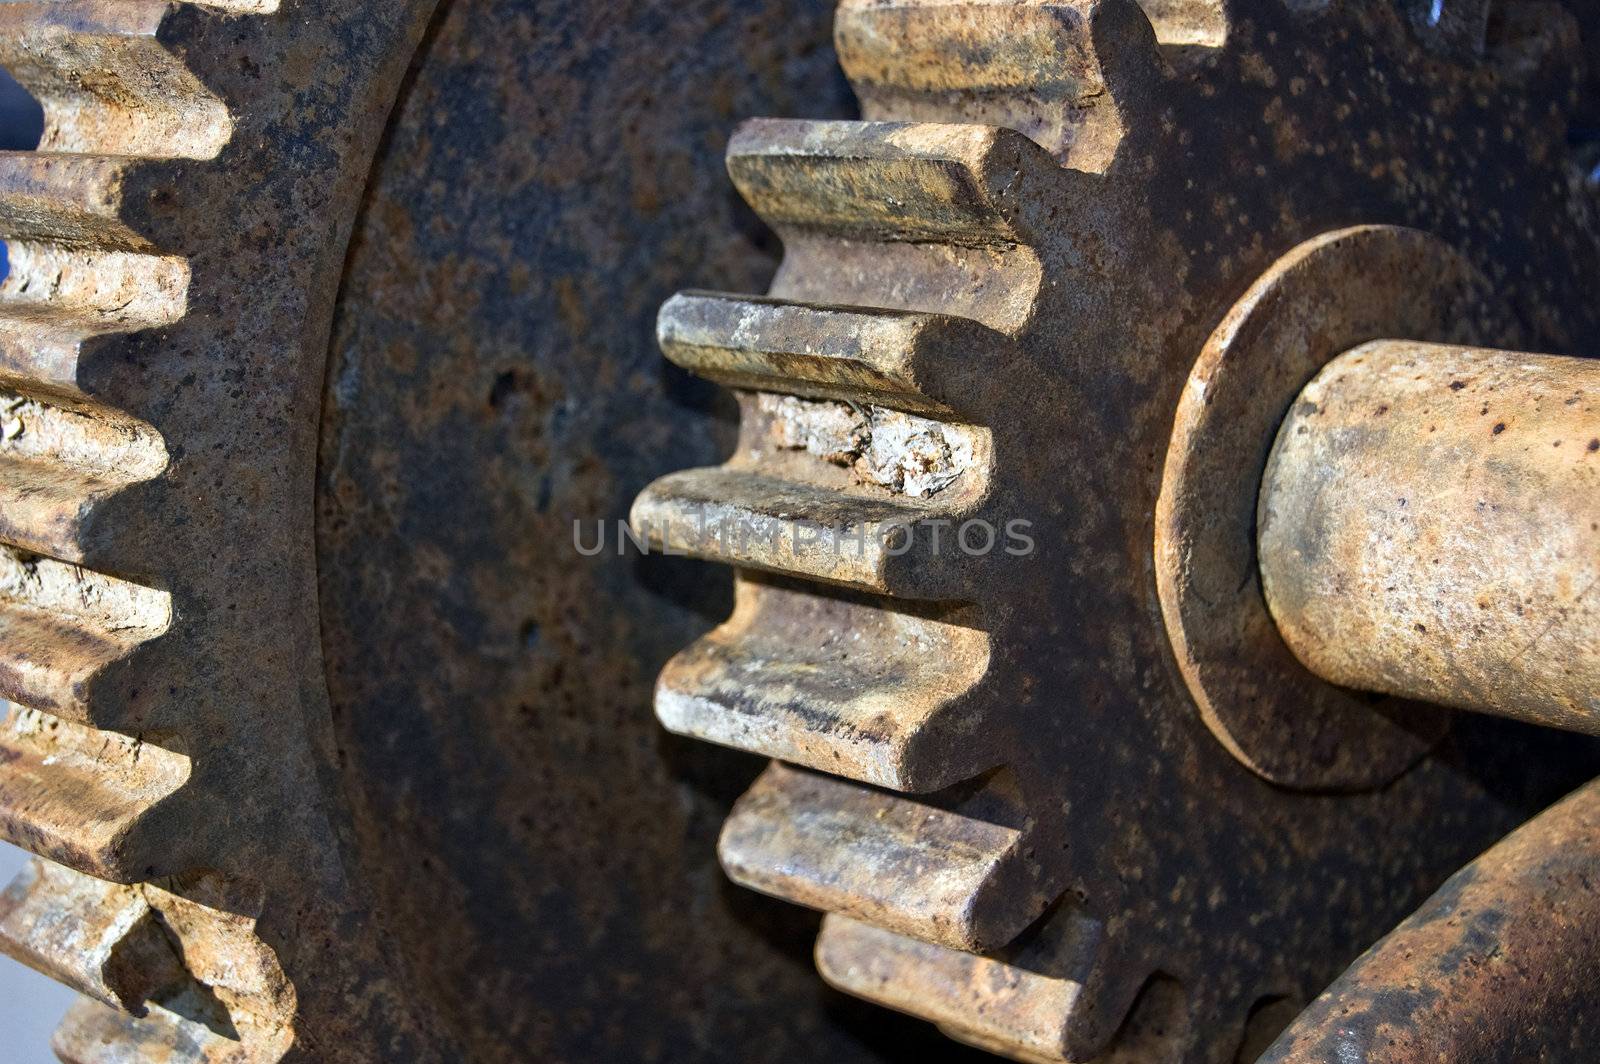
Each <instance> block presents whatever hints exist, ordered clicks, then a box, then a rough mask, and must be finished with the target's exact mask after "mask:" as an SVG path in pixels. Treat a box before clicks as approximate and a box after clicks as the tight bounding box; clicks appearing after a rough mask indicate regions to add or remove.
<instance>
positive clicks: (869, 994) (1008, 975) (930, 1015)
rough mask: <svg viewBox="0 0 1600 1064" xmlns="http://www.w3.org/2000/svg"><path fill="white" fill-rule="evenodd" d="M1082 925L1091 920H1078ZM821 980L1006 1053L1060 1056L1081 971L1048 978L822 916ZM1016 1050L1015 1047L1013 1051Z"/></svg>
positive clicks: (1079, 987)
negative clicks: (1081, 921)
mask: <svg viewBox="0 0 1600 1064" xmlns="http://www.w3.org/2000/svg"><path fill="white" fill-rule="evenodd" d="M1084 924H1085V925H1089V926H1086V927H1085V928H1084V930H1085V931H1087V932H1091V933H1094V932H1097V930H1098V925H1094V924H1093V921H1088V920H1085V921H1084ZM816 962H817V970H818V971H819V972H820V973H821V974H822V978H823V979H824V980H825V981H827V983H828V985H830V986H832V987H834V988H835V989H837V990H840V991H843V992H844V993H846V994H851V995H854V996H855V997H859V998H863V999H865V1000H867V1001H871V1002H873V1003H875V1004H878V1005H882V1006H884V1007H885V1008H890V1009H895V1010H896V1011H899V1012H905V1013H910V1014H911V1015H913V1016H916V1017H918V1018H919V1019H923V1020H927V1021H929V1022H930V1023H936V1024H938V1025H939V1026H940V1027H941V1028H944V1029H946V1030H947V1031H950V1032H952V1033H958V1037H960V1038H961V1040H962V1041H965V1042H969V1043H974V1042H975V1043H977V1044H979V1045H980V1046H981V1047H982V1048H985V1049H989V1050H990V1051H991V1052H1000V1053H1002V1054H1003V1055H1005V1056H1009V1057H1012V1058H1013V1059H1018V1058H1019V1056H1020V1058H1021V1059H1032V1060H1045V1061H1063V1060H1066V1059H1068V1058H1067V1057H1066V1056H1065V1055H1064V1054H1063V1052H1062V1046H1063V1044H1064V1043H1065V1031H1066V1028H1067V1027H1068V1025H1069V1024H1070V1023H1071V1022H1072V1018H1073V1016H1074V1014H1075V1013H1076V1011H1077V1005H1078V1002H1079V997H1080V994H1081V992H1082V989H1083V980H1084V979H1085V978H1087V973H1074V974H1077V976H1078V977H1077V978H1071V977H1070V976H1068V975H1063V976H1060V977H1053V976H1049V975H1043V974H1040V973H1038V972H1031V971H1028V970H1026V969H1024V968H1020V967H1016V966H1014V965H1010V964H1006V963H1005V962H1003V961H1000V960H995V959H993V958H990V957H980V956H977V955H975V954H971V953H964V952H962V951H960V950H952V949H948V948H946V947H944V946H936V945H934V944H932V943H930V942H923V941H920V940H918V939H915V938H908V937H906V936H905V935H897V934H895V933H894V932H892V931H885V930H883V929H882V928H879V927H873V926H871V925H870V924H864V923H861V922H860V921H857V920H852V919H850V918H849V917H846V916H839V915H830V916H828V917H827V918H826V919H825V920H823V922H822V933H821V934H820V935H818V936H817V949H816ZM1019 1051H1020V1053H1019Z"/></svg>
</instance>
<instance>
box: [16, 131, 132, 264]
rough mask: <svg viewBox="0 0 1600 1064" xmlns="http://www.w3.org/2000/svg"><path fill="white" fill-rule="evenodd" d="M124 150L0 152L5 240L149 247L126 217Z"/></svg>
mask: <svg viewBox="0 0 1600 1064" xmlns="http://www.w3.org/2000/svg"><path fill="white" fill-rule="evenodd" d="M141 165H149V164H148V163H145V162H144V161H143V160H138V159H130V158H127V157H125V156H120V155H75V154H71V153H53V152H33V151H14V152H0V239H5V240H22V241H31V242H35V243H49V244H56V245H60V246H64V247H78V248H95V249H100V250H111V251H150V250H152V247H151V244H150V242H149V241H148V240H146V239H145V238H144V237H143V236H141V235H140V234H139V233H137V232H135V231H134V230H133V228H132V227H130V226H129V225H128V224H127V222H126V221H125V220H124V219H123V217H122V188H123V183H124V180H125V179H126V177H127V175H128V174H129V172H130V171H131V170H133V169H134V168H136V167H138V166H141Z"/></svg>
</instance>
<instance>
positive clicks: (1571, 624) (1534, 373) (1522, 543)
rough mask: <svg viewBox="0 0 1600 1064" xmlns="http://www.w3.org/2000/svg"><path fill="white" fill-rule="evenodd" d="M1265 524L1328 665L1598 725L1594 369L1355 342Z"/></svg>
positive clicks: (1295, 432) (1284, 601)
mask: <svg viewBox="0 0 1600 1064" xmlns="http://www.w3.org/2000/svg"><path fill="white" fill-rule="evenodd" d="M1259 528H1260V532H1259V538H1260V550H1261V574H1262V583H1263V588H1264V590H1265V593H1266V596H1267V601H1268V602H1269V603H1270V604H1271V607H1272V615H1273V618H1274V619H1275V620H1276V621H1277V625H1278V628H1279V630H1280V631H1282V633H1283V637H1284V639H1285V640H1286V641H1287V643H1288V645H1289V646H1290V647H1291V648H1292V649H1293V650H1294V652H1295V654H1296V655H1297V656H1298V657H1299V658H1300V660H1301V661H1303V662H1305V664H1306V665H1307V667H1309V668H1310V669H1312V670H1313V671H1314V672H1316V673H1317V674H1318V675H1320V676H1323V677H1326V678H1327V679H1328V680H1330V681H1331V682H1333V683H1337V684H1341V685H1343V686H1344V687H1347V688H1355V689H1358V690H1366V691H1382V692H1386V693H1389V694H1397V695H1402V696H1405V697H1409V698H1418V699H1424V700H1426V701H1429V702H1435V703H1439V704H1442V705H1447V706H1456V707H1459V708H1461V709H1475V710H1480V711H1484V712H1489V713H1499V714H1502V715H1504V716H1510V717H1516V718H1518V719H1521V720H1527V721H1532V722H1534V723H1537V724H1547V725H1551V726H1553V727H1558V728H1575V729H1577V730H1579V731H1587V732H1595V731H1600V594H1597V593H1596V589H1597V588H1600V361H1595V360H1590V359H1580V358H1556V357H1550V356H1542V355H1530V354H1522V353H1518V352H1510V351H1489V350H1481V349H1473V348H1461V347H1449V346H1440V345H1432V344H1422V343H1414V342H1401V341H1396V340H1384V341H1376V342H1373V343H1367V344H1363V345H1361V346H1360V347H1357V348H1355V349H1354V350H1352V351H1350V352H1348V353H1347V354H1344V355H1341V356H1340V357H1339V358H1337V359H1335V360H1334V361H1333V362H1331V363H1330V364H1329V365H1328V366H1327V367H1326V368H1325V369H1323V370H1322V372H1321V373H1319V374H1318V375H1317V377H1316V379H1315V380H1313V381H1312V382H1311V383H1310V384H1308V385H1307V386H1306V388H1305V390H1304V391H1302V392H1301V393H1300V395H1299V398H1298V399H1296V401H1295V403H1294V407H1293V409H1292V410H1291V412H1290V414H1289V416H1288V417H1287V418H1286V419H1285V420H1284V423H1283V428H1282V431H1281V432H1280V433H1279V435H1278V440H1277V444H1276V446H1275V447H1274V448H1273V452H1272V460H1271V461H1270V462H1269V463H1268V465H1267V470H1266V474H1265V475H1264V477H1263V479H1262V485H1261V520H1260V525H1259Z"/></svg>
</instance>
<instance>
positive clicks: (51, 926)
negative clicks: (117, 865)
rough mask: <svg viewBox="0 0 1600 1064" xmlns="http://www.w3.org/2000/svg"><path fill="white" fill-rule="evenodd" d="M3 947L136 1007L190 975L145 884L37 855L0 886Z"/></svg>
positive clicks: (93, 992) (111, 1001) (95, 994)
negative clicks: (141, 886)
mask: <svg viewBox="0 0 1600 1064" xmlns="http://www.w3.org/2000/svg"><path fill="white" fill-rule="evenodd" d="M0 950H3V951H4V952H5V953H6V954H7V955H9V956H10V957H11V958H12V959H14V960H18V961H21V962H22V963H23V964H26V965H27V966H28V967H30V968H33V969H34V970H36V971H38V972H41V973H43V974H45V975H47V976H49V977H50V978H52V979H55V980H56V981H57V982H60V983H64V984H66V985H67V986H69V987H71V988H72V989H74V990H76V991H78V992H79V993H80V994H84V995H87V996H88V997H91V998H94V999H95V1000H96V1001H101V1002H104V1003H105V1004H107V1005H110V1006H113V1007H115V1008H120V1009H123V1010H126V1011H128V1012H131V1013H142V1012H143V1011H144V1002H145V1001H146V1000H150V999H154V998H156V997H157V996H160V995H164V994H167V993H170V992H171V991H172V990H173V989H175V988H177V987H179V986H182V985H183V984H184V983H186V982H187V981H188V975H187V973H186V972H185V971H184V968H183V965H182V964H181V963H180V962H179V960H178V957H177V955H176V954H175V953H174V952H173V949H172V945H171V943H170V942H169V941H168V939H167V937H166V935H165V934H164V933H163V931H162V930H161V925H160V920H159V919H158V918H157V916H156V913H155V910H153V909H152V908H151V907H150V903H149V902H148V901H147V900H146V899H145V896H144V894H143V893H142V892H141V891H140V890H139V889H138V888H136V887H125V886H120V885H118V884H114V883H107V882H105V881H104V880H100V879H94V878H92V877H90V876H86V875H83V874H82V873H79V872H74V871H72V870H71V869H70V868H63V867H62V866H60V865H58V864H54V863H53V862H50V861H44V860H41V859H38V858H35V859H34V860H32V861H30V862H28V864H27V865H26V866H24V868H23V870H22V872H21V873H20V874H18V876H17V877H16V879H14V880H13V881H12V882H11V885H10V886H9V887H7V888H6V890H5V892H4V894H0Z"/></svg>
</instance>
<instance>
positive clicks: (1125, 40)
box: [834, 0, 1211, 172]
mask: <svg viewBox="0 0 1600 1064" xmlns="http://www.w3.org/2000/svg"><path fill="white" fill-rule="evenodd" d="M1154 6H1155V7H1156V8H1158V9H1159V10H1161V11H1162V12H1163V13H1164V14H1168V13H1169V12H1170V15H1169V17H1167V18H1165V19H1163V22H1164V23H1165V24H1166V25H1167V26H1168V27H1169V29H1170V30H1171V31H1173V32H1178V27H1180V26H1186V27H1187V30H1186V32H1191V33H1192V32H1195V31H1199V32H1201V35H1202V37H1203V39H1205V40H1207V41H1209V40H1210V36H1211V32H1210V31H1211V24H1203V23H1196V22H1195V21H1194V20H1192V19H1185V18H1183V17H1181V16H1182V15H1183V14H1184V13H1185V12H1187V13H1189V14H1192V11H1191V10H1189V9H1192V8H1195V7H1204V6H1208V5H1199V4H1187V3H1181V2H1179V3H1165V4H1157V5H1154ZM1202 26H1204V29H1202ZM834 37H835V41H836V43H837V46H838V52H839V61H840V64H841V65H842V66H843V67H844V71H845V74H846V75H847V76H848V77H849V78H850V82H851V84H852V85H854V86H855V89H856V94H857V95H858V96H859V97H860V98H861V104H862V112H863V114H864V115H866V117H868V118H871V119H900V120H912V121H931V120H944V121H949V120H951V119H952V118H960V119H966V120H968V121H972V122H984V123H988V124H991V125H996V126H1005V127H1007V128H1010V129H1015V130H1018V131H1019V132H1021V133H1024V134H1026V135H1027V136H1029V137H1030V138H1031V139H1033V140H1034V141H1036V142H1038V143H1039V144H1040V145H1041V146H1042V147H1044V148H1045V149H1046V150H1048V151H1049V152H1050V153H1051V154H1052V155H1054V156H1055V157H1056V158H1057V159H1058V160H1059V161H1060V162H1061V163H1062V164H1063V165H1066V166H1070V167H1072V168H1074V169H1079V170H1086V171H1091V172H1101V171H1103V170H1105V169H1106V168H1107V167H1108V166H1109V165H1110V163H1111V161H1112V159H1113V158H1115V156H1116V150H1117V146H1118V144H1119V143H1120V142H1121V140H1122V138H1123V136H1124V135H1125V133H1126V132H1127V129H1128V126H1129V124H1130V117H1129V115H1128V114H1127V113H1126V112H1127V105H1126V102H1125V101H1126V99H1127V98H1128V97H1130V96H1132V95H1133V94H1134V93H1135V92H1136V91H1137V84H1138V81H1139V78H1140V75H1143V77H1144V78H1145V79H1148V78H1150V77H1151V76H1152V75H1153V74H1154V72H1155V71H1156V70H1157V69H1158V67H1159V62H1160V60H1159V56H1158V54H1157V45H1158V39H1157V37H1156V35H1155V33H1154V32H1153V31H1152V29H1151V26H1150V23H1149V21H1148V20H1147V19H1146V17H1145V15H1144V14H1143V13H1142V12H1141V11H1140V9H1139V8H1138V7H1136V6H1135V5H1134V4H1133V3H1132V2H1131V0H1057V2H1045V3H1015V2H1012V3H1004V2H1002V3H994V2H992V0H990V2H982V3H971V2H969V3H961V2H956V3H950V2H939V3H930V2H919V0H900V2H891V3H883V2H882V0H846V2H844V3H843V4H841V6H840V10H839V17H838V19H837V21H836V23H835V31H834ZM1186 43H1194V42H1192V41H1191V42H1186Z"/></svg>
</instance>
